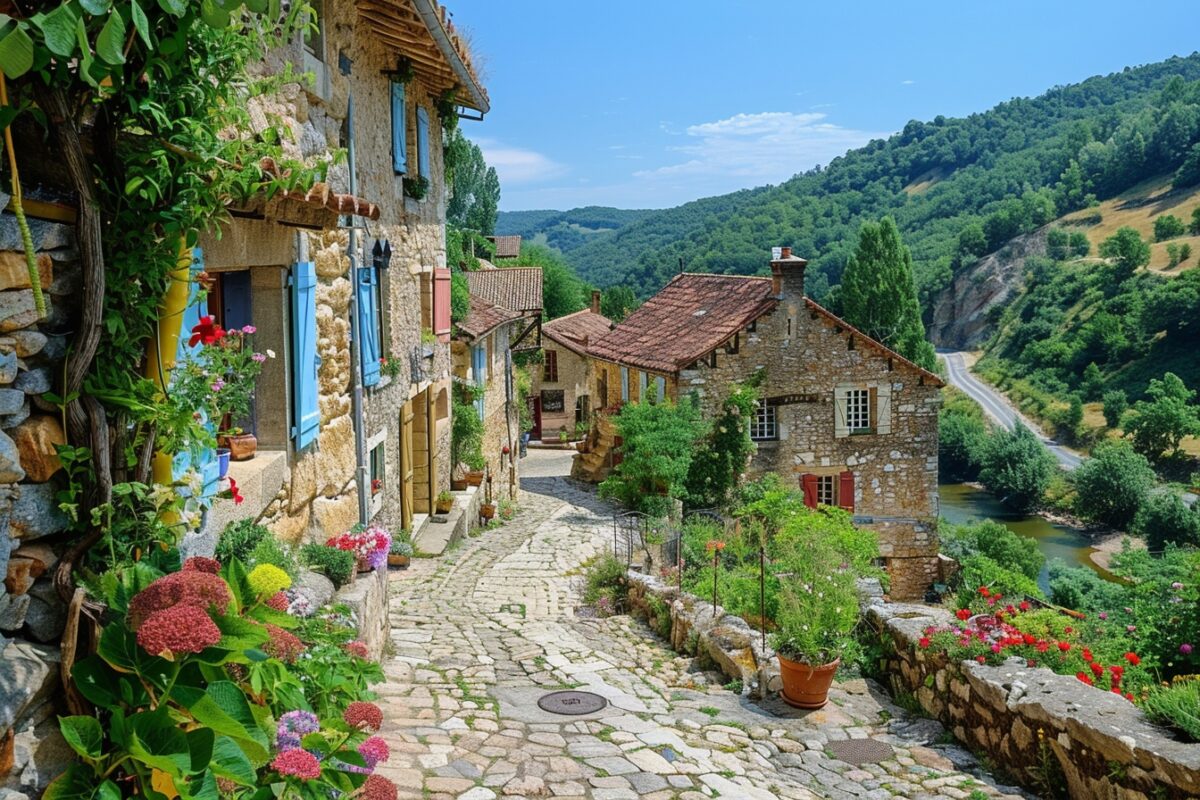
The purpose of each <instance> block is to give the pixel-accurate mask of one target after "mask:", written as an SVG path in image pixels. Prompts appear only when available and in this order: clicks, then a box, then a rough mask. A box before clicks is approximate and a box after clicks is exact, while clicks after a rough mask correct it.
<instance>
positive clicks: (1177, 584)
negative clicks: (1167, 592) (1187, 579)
mask: <svg viewBox="0 0 1200 800" xmlns="http://www.w3.org/2000/svg"><path fill="white" fill-rule="evenodd" d="M1171 588H1172V589H1174V590H1175V591H1177V592H1178V591H1179V590H1180V589H1182V588H1183V584H1182V583H1180V582H1179V581H1175V582H1174V583H1172V584H1171Z"/></svg>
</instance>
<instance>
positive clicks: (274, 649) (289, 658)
mask: <svg viewBox="0 0 1200 800" xmlns="http://www.w3.org/2000/svg"><path fill="white" fill-rule="evenodd" d="M267 632H268V633H270V634H271V638H270V639H268V640H267V643H266V645H264V646H263V649H264V650H266V651H267V654H268V655H270V656H274V657H275V658H278V659H279V660H280V661H283V662H284V663H287V664H290V663H292V662H293V661H295V660H296V656H298V655H300V654H301V653H303V652H304V643H303V642H301V641H300V640H299V639H298V638H296V635H295V634H294V633H291V632H290V631H285V630H284V629H283V628H281V627H279V626H278V625H272V624H271V623H269V622H268V623H267Z"/></svg>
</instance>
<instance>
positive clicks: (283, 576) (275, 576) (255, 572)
mask: <svg viewBox="0 0 1200 800" xmlns="http://www.w3.org/2000/svg"><path fill="white" fill-rule="evenodd" d="M246 580H247V581H249V583H250V588H251V589H253V590H254V593H255V594H256V595H257V596H258V597H271V596H272V595H274V594H275V593H276V592H282V591H283V590H284V589H286V588H288V587H289V586H291V585H292V579H291V578H289V577H288V574H287V573H286V572H284V571H283V570H281V569H280V568H279V567H277V566H275V565H274V564H259V565H258V566H257V567H255V568H254V569H252V570H250V574H249V575H247V576H246Z"/></svg>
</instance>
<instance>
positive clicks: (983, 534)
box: [939, 520, 1046, 580]
mask: <svg viewBox="0 0 1200 800" xmlns="http://www.w3.org/2000/svg"><path fill="white" fill-rule="evenodd" d="M939 534H940V535H941V540H942V552H943V553H945V554H946V555H948V556H951V557H953V558H956V559H958V560H960V561H961V560H962V559H964V558H966V557H967V556H971V555H977V554H978V555H984V556H987V557H988V558H990V559H991V560H992V561H994V562H996V564H998V565H999V566H1001V567H1003V568H1004V569H1007V570H1012V571H1014V572H1019V573H1021V574H1022V575H1024V576H1025V577H1027V578H1030V579H1033V580H1037V576H1038V575H1039V574H1040V573H1041V571H1042V567H1043V566H1044V565H1045V563H1046V557H1045V556H1043V555H1042V551H1041V550H1040V549H1039V548H1038V543H1037V541H1036V540H1035V539H1030V538H1028V537H1025V536H1019V535H1018V534H1016V533H1013V532H1012V531H1011V530H1009V529H1008V528H1006V527H1005V526H1003V525H1001V524H1000V523H999V522H993V521H992V520H986V521H984V522H977V523H974V524H971V525H948V526H944V527H943V528H942V529H941V530H940V531H939Z"/></svg>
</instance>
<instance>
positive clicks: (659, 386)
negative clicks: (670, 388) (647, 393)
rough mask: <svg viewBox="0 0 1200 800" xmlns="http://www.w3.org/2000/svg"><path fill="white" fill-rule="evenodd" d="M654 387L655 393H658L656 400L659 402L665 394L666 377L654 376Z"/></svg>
mask: <svg viewBox="0 0 1200 800" xmlns="http://www.w3.org/2000/svg"><path fill="white" fill-rule="evenodd" d="M654 389H655V392H656V394H658V402H660V403H661V402H662V401H663V399H664V398H666V396H667V379H666V378H664V377H662V376H659V377H657V378H655V379H654Z"/></svg>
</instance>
